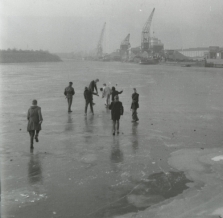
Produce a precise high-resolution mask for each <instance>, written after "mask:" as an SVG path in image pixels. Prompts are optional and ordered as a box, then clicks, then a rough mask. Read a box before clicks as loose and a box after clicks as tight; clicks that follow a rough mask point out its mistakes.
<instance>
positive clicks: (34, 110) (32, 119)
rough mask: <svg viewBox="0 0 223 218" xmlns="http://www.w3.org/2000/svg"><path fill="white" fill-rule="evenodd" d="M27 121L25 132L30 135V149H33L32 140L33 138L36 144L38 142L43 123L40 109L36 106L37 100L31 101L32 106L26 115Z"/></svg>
mask: <svg viewBox="0 0 223 218" xmlns="http://www.w3.org/2000/svg"><path fill="white" fill-rule="evenodd" d="M27 119H28V125H27V131H28V132H29V135H30V148H31V149H33V139H34V137H35V140H36V142H38V141H39V139H38V136H39V132H40V130H41V124H42V122H43V117H42V113H41V108H40V107H39V106H37V100H33V101H32V106H31V107H30V108H29V110H28V113H27Z"/></svg>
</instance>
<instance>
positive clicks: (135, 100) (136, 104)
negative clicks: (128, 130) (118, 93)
mask: <svg viewBox="0 0 223 218" xmlns="http://www.w3.org/2000/svg"><path fill="white" fill-rule="evenodd" d="M133 91H134V93H133V94H132V104H131V110H132V122H136V121H138V120H139V118H138V116H137V109H138V108H139V94H138V93H137V91H136V88H133Z"/></svg>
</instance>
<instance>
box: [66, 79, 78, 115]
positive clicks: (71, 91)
mask: <svg viewBox="0 0 223 218" xmlns="http://www.w3.org/2000/svg"><path fill="white" fill-rule="evenodd" d="M72 85H73V83H72V82H69V86H67V87H66V88H65V90H64V95H65V96H66V98H67V103H68V112H72V110H71V105H72V101H73V95H74V94H75V91H74V88H73V87H72Z"/></svg>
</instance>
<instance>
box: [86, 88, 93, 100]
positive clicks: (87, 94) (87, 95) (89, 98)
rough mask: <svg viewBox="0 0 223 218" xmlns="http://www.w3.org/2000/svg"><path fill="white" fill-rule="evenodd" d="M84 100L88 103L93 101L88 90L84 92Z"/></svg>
mask: <svg viewBox="0 0 223 218" xmlns="http://www.w3.org/2000/svg"><path fill="white" fill-rule="evenodd" d="M84 98H85V100H86V101H87V102H90V101H92V93H91V92H90V91H89V90H88V89H85V90H84Z"/></svg>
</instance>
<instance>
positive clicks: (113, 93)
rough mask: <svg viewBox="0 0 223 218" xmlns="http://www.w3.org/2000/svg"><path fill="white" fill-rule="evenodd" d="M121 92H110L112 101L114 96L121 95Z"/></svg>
mask: <svg viewBox="0 0 223 218" xmlns="http://www.w3.org/2000/svg"><path fill="white" fill-rule="evenodd" d="M122 92H123V91H121V92H118V91H117V90H112V92H111V94H112V101H114V97H115V96H116V95H119V94H122Z"/></svg>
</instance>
